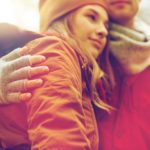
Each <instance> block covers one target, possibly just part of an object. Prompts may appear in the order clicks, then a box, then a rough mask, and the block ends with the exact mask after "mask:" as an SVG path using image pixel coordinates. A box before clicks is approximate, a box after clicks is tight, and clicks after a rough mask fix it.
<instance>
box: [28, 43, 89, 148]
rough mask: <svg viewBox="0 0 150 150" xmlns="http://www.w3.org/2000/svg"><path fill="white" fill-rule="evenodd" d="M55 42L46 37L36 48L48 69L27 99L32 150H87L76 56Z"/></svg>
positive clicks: (78, 66) (70, 50)
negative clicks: (29, 98) (40, 84)
mask: <svg viewBox="0 0 150 150" xmlns="http://www.w3.org/2000/svg"><path fill="white" fill-rule="evenodd" d="M58 43H59V44H58ZM58 43H55V42H54V44H52V43H51V42H50V43H49V42H48V41H46V42H43V45H41V46H37V47H38V48H37V49H36V50H35V51H38V49H40V51H39V52H37V53H39V54H42V55H45V56H46V57H47V60H46V61H45V62H44V63H43V65H48V66H49V68H50V72H49V73H48V74H47V75H44V76H42V78H43V80H44V84H43V86H42V87H41V88H39V89H37V90H35V91H34V93H33V97H32V99H31V101H28V102H27V109H28V114H27V115H28V125H29V129H28V133H29V138H30V141H31V144H32V150H89V149H90V144H89V140H88V138H87V136H86V129H85V122H84V111H83V108H82V81H81V71H80V65H79V62H78V58H77V56H76V54H75V51H74V50H73V49H71V48H69V47H66V46H65V45H64V44H62V43H61V42H60V41H59V42H58ZM60 45H62V46H60ZM33 54H34V52H33Z"/></svg>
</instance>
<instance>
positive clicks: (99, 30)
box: [96, 24, 108, 38]
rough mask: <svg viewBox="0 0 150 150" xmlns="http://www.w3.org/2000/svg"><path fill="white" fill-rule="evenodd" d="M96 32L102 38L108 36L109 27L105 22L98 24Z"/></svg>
mask: <svg viewBox="0 0 150 150" xmlns="http://www.w3.org/2000/svg"><path fill="white" fill-rule="evenodd" d="M96 34H97V35H98V36H99V37H101V38H104V37H106V36H107V35H108V29H107V27H106V26H105V25H104V24H101V25H99V26H97V30H96Z"/></svg>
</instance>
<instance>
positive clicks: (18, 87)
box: [7, 79, 43, 93]
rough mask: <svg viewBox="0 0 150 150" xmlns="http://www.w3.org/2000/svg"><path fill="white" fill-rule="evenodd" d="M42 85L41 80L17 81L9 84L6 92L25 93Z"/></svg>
mask: <svg viewBox="0 0 150 150" xmlns="http://www.w3.org/2000/svg"><path fill="white" fill-rule="evenodd" d="M42 84H43V80H42V79H34V80H18V81H14V82H11V83H9V84H8V85H7V91H8V93H9V92H26V91H30V90H33V89H35V88H38V87H41V86H42Z"/></svg>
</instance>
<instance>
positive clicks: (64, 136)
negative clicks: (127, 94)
mask: <svg viewBox="0 0 150 150" xmlns="http://www.w3.org/2000/svg"><path fill="white" fill-rule="evenodd" d="M40 17H41V18H40V20H41V31H42V32H46V33H47V34H48V36H45V37H42V38H39V39H37V40H34V41H32V42H30V43H29V44H27V45H26V46H27V52H26V53H27V54H31V55H34V54H40V55H44V56H45V57H46V58H47V59H46V61H45V62H44V63H42V65H46V66H48V67H49V68H50V71H49V73H48V74H47V75H43V76H42V79H43V81H44V84H43V86H42V87H41V88H39V89H36V90H35V91H34V92H33V97H32V98H31V100H30V101H27V102H21V103H20V104H17V105H15V104H14V105H9V106H7V109H9V113H10V112H11V114H12V113H13V114H16V115H14V116H12V117H11V119H10V122H9V123H8V120H7V121H6V118H10V115H9V114H8V112H7V113H6V106H4V107H1V108H0V114H1V115H2V117H0V122H1V123H0V129H1V131H0V133H1V135H0V136H1V137H0V138H1V139H2V140H1V141H2V142H1V143H2V144H1V145H3V147H11V148H12V147H13V146H16V147H19V150H21V148H22V147H23V146H26V147H27V148H28V149H30V146H31V149H32V150H34V149H40V150H42V149H43V150H45V149H46V150H49V149H50V150H53V149H61V150H83V149H86V150H98V143H99V137H98V131H97V125H96V119H95V115H94V111H93V108H92V103H93V104H95V105H96V106H97V107H99V108H101V109H104V110H106V111H110V110H111V109H112V108H111V107H110V106H109V105H107V104H105V103H104V102H103V101H102V100H101V98H104V96H105V95H104V94H105V93H102V92H101V91H102V89H103V86H104V87H105V88H107V87H110V85H111V83H113V82H111V79H112V76H110V78H109V77H108V76H106V73H109V74H110V75H111V68H110V65H109V62H108V59H107V57H108V56H107V55H108V51H107V48H106V43H107V35H108V31H107V30H108V15H107V12H106V5H105V1H103V0H86V1H81V0H63V1H62V0H55V1H53V0H41V1H40ZM101 68H103V69H104V70H102V69H101ZM97 85H99V86H100V87H101V88H98V89H97V88H96V87H97ZM107 89H108V88H107ZM99 90H100V92H101V93H99V92H98V91H99ZM3 116H4V117H3ZM3 118H4V119H3ZM6 127H7V129H5V128H6ZM8 128H9V129H10V130H9V131H10V132H9V131H8ZM8 135H9V136H8ZM27 148H26V149H27Z"/></svg>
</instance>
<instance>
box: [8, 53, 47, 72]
mask: <svg viewBox="0 0 150 150" xmlns="http://www.w3.org/2000/svg"><path fill="white" fill-rule="evenodd" d="M43 61H45V57H44V56H41V55H35V56H30V55H25V56H22V57H20V58H17V59H15V60H13V61H10V62H8V66H7V68H8V69H11V70H17V69H20V68H23V67H27V66H32V65H35V64H38V63H41V62H43Z"/></svg>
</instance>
